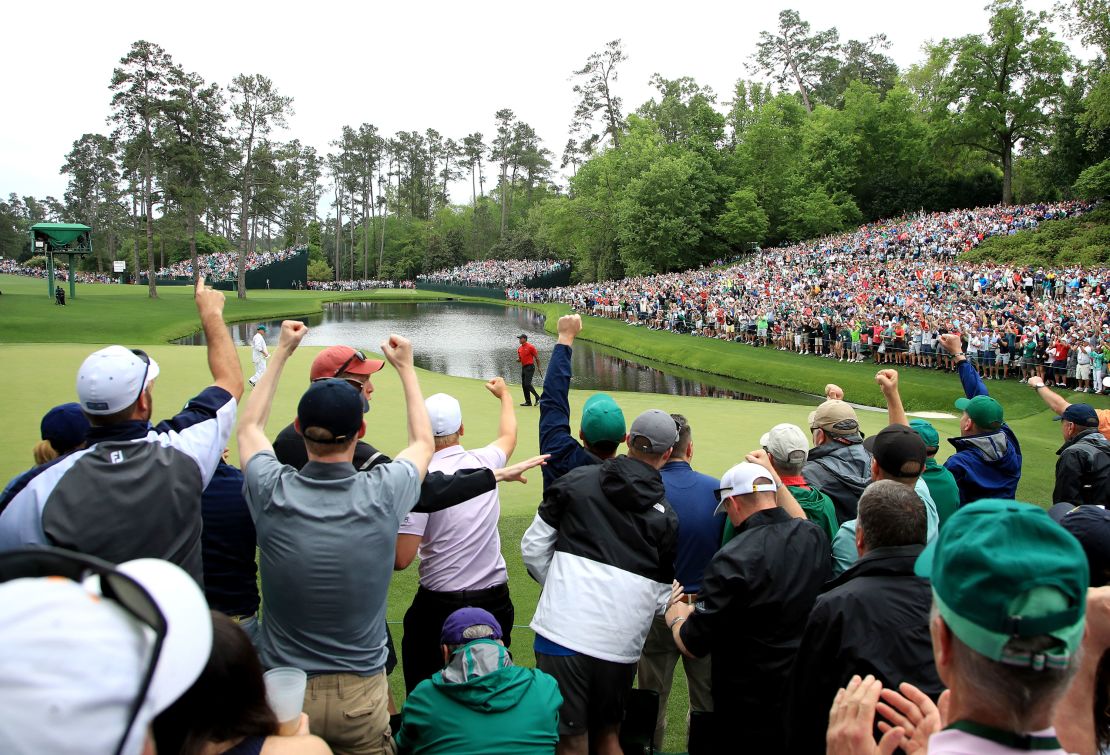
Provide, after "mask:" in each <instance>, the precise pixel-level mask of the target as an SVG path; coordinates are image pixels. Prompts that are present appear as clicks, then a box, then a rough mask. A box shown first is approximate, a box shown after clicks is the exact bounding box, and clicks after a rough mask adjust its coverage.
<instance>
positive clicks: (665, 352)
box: [0, 277, 1059, 751]
mask: <svg viewBox="0 0 1110 755" xmlns="http://www.w3.org/2000/svg"><path fill="white" fill-rule="evenodd" d="M40 288H41V289H45V283H41V282H40V281H28V280H27V279H20V278H11V277H0V290H3V292H4V294H3V296H0V323H3V325H4V327H3V331H2V333H3V334H2V336H0V341H3V342H4V343H0V364H3V366H4V369H3V370H0V396H4V397H5V398H4V415H5V420H6V430H5V432H4V433H3V434H2V435H0V480H7V479H9V478H10V477H12V476H14V475H15V474H17V473H18V472H20V471H22V470H23V469H25V468H27V467H28V466H29V465H30V464H31V458H30V449H31V447H32V446H33V444H34V443H35V441H36V440H37V439H38V434H37V430H38V423H39V419H40V418H41V417H42V415H43V413H45V411H46V410H47V409H49V408H50V407H51V406H53V405H55V404H57V403H61V402H63V401H67V400H72V398H73V390H74V389H73V380H74V375H75V373H76V370H77V367H78V365H80V363H81V361H82V359H84V357H85V356H87V355H88V353H89V352H90V351H91V347H90V346H89V345H88V344H93V343H110V342H123V343H126V344H128V345H129V346H143V347H144V348H147V349H148V351H149V352H150V353H151V355H152V356H153V357H154V358H155V359H156V360H158V362H159V363H160V365H161V366H162V377H160V378H159V380H158V383H157V386H156V389H155V393H154V396H155V408H156V412H155V413H156V415H157V416H159V417H161V416H164V415H166V414H169V413H171V412H172V411H173V410H174V409H175V408H176V407H179V406H181V405H182V404H183V403H184V402H185V400H186V399H188V397H189V396H190V395H192V394H193V393H195V392H196V391H197V390H198V389H199V388H200V387H202V386H203V385H206V384H207V382H208V381H209V377H208V372H207V367H206V363H205V360H204V351H203V349H202V348H200V347H188V346H173V345H169V344H166V343H165V339H166V338H169V337H173V336H177V335H181V334H183V333H186V332H189V331H191V330H192V329H193V327H194V326H193V323H194V322H195V315H194V311H193V309H192V301H191V297H190V291H189V290H187V289H163V298H162V299H161V300H160V301H157V302H150V301H148V300H147V299H146V298H145V296H144V293H145V289H144V288H140V287H128V288H119V287H111V286H81V287H80V288H79V289H78V299H77V301H76V302H74V304H73V305H72V306H70V307H67V308H66V309H65V310H61V309H59V308H55V307H54V306H53V304H52V303H51V302H50V300H49V299H48V298H47V297H46V296H45V292H44V291H40ZM40 293H41V294H42V295H40ZM384 293H385V296H384V297H383V296H382V295H381V294H378V295H375V298H393V297H401V296H403V297H405V298H412V297H413V294H412V293H411V292H384ZM416 296H417V297H421V298H422V296H421V295H420V294H416ZM325 298H327V299H331V298H365V295H362V296H361V297H359V296H358V295H354V296H353V297H350V296H341V295H334V294H327V295H321V294H318V293H314V292H277V291H274V292H259V293H257V294H252V298H251V299H250V300H248V302H247V303H245V304H243V303H240V302H238V301H237V300H235V299H229V301H228V306H227V313H228V317H229V319H248V318H258V317H271V316H279V315H280V314H305V313H307V312H310V311H313V310H315V309H317V308H318V306H319V302H320V301H321V300H324V299H325ZM543 309H545V310H546V311H547V312H548V314H549V317H548V328H549V329H551V328H553V326H554V317H553V316H552V315H556V314H557V313H558V312H559V311H561V309H560V308H558V307H555V306H553V305H548V306H545V307H543ZM584 335H586V336H588V337H590V338H591V339H592V340H597V341H599V342H602V343H606V344H611V345H614V346H619V347H621V348H623V349H625V350H628V351H632V352H633V353H638V354H649V355H651V356H652V357H654V358H656V359H660V360H662V361H671V362H678V363H681V364H684V365H686V366H689V367H700V368H711V369H712V368H714V367H715V366H716V368H715V369H712V371H714V372H720V373H723V374H728V375H734V376H737V377H743V378H746V379H749V380H756V381H758V382H766V383H771V382H775V381H782V382H783V383H784V384H786V385H788V386H789V387H796V388H799V389H802V390H807V391H810V392H820V390H821V387H822V386H823V385H824V384H825V383H826V382H829V381H835V382H838V383H840V384H841V385H842V386H844V387H845V389H846V390H847V391H848V396H849V398H857V399H858V398H859V397H860V396H861V395H862V396H864V397H865V399H867V400H872V401H874V400H876V399H874V398H873V397H874V396H877V392H873V389H872V385H873V384H872V383H871V376H872V375H873V372H874V371H873V369H872V368H871V367H870V366H867V365H841V364H838V363H832V362H830V361H826V360H816V359H813V358H809V357H797V356H792V355H789V354H783V353H781V352H775V351H767V350H764V349H758V350H757V349H750V348H746V347H739V346H735V345H732V344H725V343H720V342H711V341H706V340H704V339H695V338H691V337H689V336H675V335H671V334H664V333H654V332H650V331H644V330H641V329H633V328H629V327H626V326H624V325H623V324H621V323H618V322H610V321H598V320H594V319H589V320H588V321H587V324H586V330H585V332H584ZM33 341H37V342H33ZM44 342H49V343H44ZM316 351H317V349H309V348H306V349H305V350H304V351H303V352H298V353H297V354H295V355H294V357H293V359H292V361H291V363H290V364H289V366H288V370H287V372H286V379H285V380H284V381H283V384H282V386H281V387H280V388H279V391H278V396H277V399H276V402H275V408H274V412H273V418H274V419H273V421H272V422H271V425H270V428H269V430H270V432H271V434H275V433H276V432H277V430H278V429H280V427H281V426H282V425H283V424H284V423H285V422H286V421H287V420H288V418H291V417H292V416H293V414H294V411H295V406H296V401H297V399H298V397H299V395H300V392H301V390H302V389H303V387H304V382H303V381H304V378H305V376H306V375H307V372H308V365H309V363H310V362H311V359H312V357H313V356H314V354H315V353H316ZM240 362H241V363H242V365H243V369H244V373H245V374H249V373H250V372H251V371H252V368H251V366H250V355H249V351H248V350H247V349H245V348H244V349H241V350H240ZM506 377H508V378H511V379H515V378H516V376H506ZM904 382H905V383H906V386H907V392H908V393H909V395H910V396H911V397H912V401H913V402H914V403H915V405H918V406H925V407H940V408H946V407H948V406H950V402H951V400H952V398H953V397H955V396H956V395H958V394H959V390H960V389H959V385H958V381H957V380H956V378H955V377H953V376H950V375H933V374H928V375H925V374H921V373H919V372H917V371H908V372H907V374H906V376H905V377H904ZM421 383H422V386H423V388H424V392H425V395H428V394H431V393H433V392H437V391H443V392H446V393H451V394H453V395H455V396H456V397H458V398H459V400H460V401H461V402H462V405H463V409H464V412H465V413H466V428H467V436H466V438H465V439H464V445H478V444H480V443H482V442H484V441H486V440H488V439H490V438H492V437H493V434H494V432H495V425H496V412H495V411H494V409H495V407H496V404H495V402H494V400H493V399H492V398H491V397H490V396H489V395H488V393H487V392H486V391H485V389H484V388H483V387H482V385H481V381H478V380H469V379H465V378H454V377H449V376H445V375H438V374H434V373H427V372H421ZM375 385H376V387H377V392H376V394H375V395H376V397H377V399H376V400H375V401H374V402H373V409H372V411H371V413H370V415H368V421H369V431H368V437H369V438H370V439H372V441H373V442H374V443H375V445H378V446H379V447H381V448H382V449H384V450H386V451H387V452H395V451H396V450H397V449H399V448H401V447H402V445H403V443H404V440H405V438H404V415H403V408H402V406H401V404H400V403H399V402H398V401H396V400H393V399H395V398H396V397H397V396H398V395H399V391H400V387H399V384H398V383H397V380H396V376H395V375H394V374H393V373H392V371H390V370H385V371H383V372H382V373H380V374H379V375H378V376H377V377H376V380H375ZM991 387H992V388H994V389H995V390H996V394H997V395H999V396H1000V397H1001V398H1002V400H1003V402H1004V404H1005V405H1006V407H1007V411H1008V413H1009V415H1010V416H1018V415H1024V416H1023V417H1022V418H1020V419H1016V420H1015V421H1013V422H1012V424H1013V426H1014V428H1015V431H1016V432H1017V434H1018V436H1019V437H1020V438H1021V439H1022V443H1023V450H1024V451H1025V454H1026V459H1027V460H1026V463H1025V468H1024V475H1023V479H1022V484H1021V488H1020V489H1019V493H1020V495H1021V497H1023V498H1024V499H1025V500H1032V501H1037V502H1040V503H1044V502H1047V501H1048V500H1049V498H1050V495H1051V489H1052V478H1053V471H1052V468H1053V463H1054V458H1055V457H1054V456H1053V452H1054V450H1055V448H1056V447H1057V445H1058V443H1059V440H1058V438H1059V436H1058V432H1059V425H1057V424H1056V423H1053V422H1050V421H1049V419H1050V417H1049V415H1048V414H1047V413H1045V412H1043V411H1040V412H1038V408H1039V405H1038V403H1037V402H1036V399H1035V396H1034V395H1033V392H1032V391H1030V390H1028V389H1024V388H1022V387H1020V386H1017V385H1001V386H995V385H993V384H991ZM588 395H589V393H588V392H579V391H574V392H572V395H571V405H572V410H573V412H574V416H575V417H577V416H578V414H579V412H580V409H581V405H582V403H583V402H584V400H585V399H586V398H587V397H588ZM616 398H617V400H618V402H619V403H620V404H621V406H622V407H623V408H624V411H625V414H626V416H628V417H630V418H631V417H633V416H635V415H637V414H638V413H640V412H641V411H643V410H645V409H649V408H654V407H659V408H664V409H666V410H668V411H674V412H681V413H683V414H685V415H686V416H687V417H688V418H689V419H690V421H691V424H692V426H693V428H694V432H695V435H694V443H695V458H694V464H695V466H696V467H697V468H698V469H700V470H702V471H705V472H707V473H709V474H713V475H719V474H721V473H722V472H723V471H724V470H725V469H727V468H728V467H729V466H731V465H732V464H734V463H736V462H737V461H739V460H740V459H741V458H742V456H743V454H744V453H745V452H747V451H748V450H750V449H753V448H756V447H757V446H758V442H759V437H760V435H761V434H762V432H764V431H765V430H766V429H767V428H769V427H770V426H771V425H773V424H776V423H778V422H794V423H797V424H800V425H802V426H804V424H803V423H804V422H805V421H806V417H807V414H808V412H809V411H810V407H806V406H796V405H788V404H758V403H751V402H740V401H728V400H723V399H712V398H695V397H681V396H659V395H655V394H643V393H625V394H617V396H616ZM518 412H519V414H518V417H519V419H520V433H519V436H520V441H519V446H518V450H517V453H516V457H517V458H523V457H524V456H525V455H531V454H534V453H536V452H537V451H538V448H537V446H538V439H537V430H536V423H537V419H538V412H537V410H536V409H524V408H520V409H519V410H518ZM885 417H886V415H885V413H882V412H862V413H861V421H862V423H863V426H864V429H865V430H866V431H867V432H868V433H874V432H876V431H878V430H879V429H880V428H881V427H882V426H883V425H885V424H886V419H885ZM935 424H936V425H937V426H938V429H939V430H940V432H941V433H942V434H948V435H952V434H956V433H958V427H957V423H956V422H955V421H953V420H940V421H937V422H936V423H935ZM946 454H947V451H942V455H946ZM539 482H540V481H539V475H534V476H533V480H532V482H531V483H530V484H528V485H507V486H503V490H502V492H501V497H502V504H503V506H502V508H503V512H502V520H501V532H502V548H503V552H504V554H505V558H506V562H507V563H508V566H509V573H510V584H511V587H512V590H513V597H514V602H515V603H516V606H517V614H518V623H520V624H527V622H528V621H529V619H530V617H531V615H532V611H533V609H534V607H535V604H536V600H537V599H538V596H539V591H538V589H537V586H536V585H535V584H534V583H533V582H532V581H531V580H530V579H529V578H528V576H527V574H526V573H525V572H524V568H523V565H522V563H521V560H520V556H519V553H520V536H521V535H522V534H523V532H524V530H525V529H526V528H527V526H528V524H529V522H530V521H531V519H532V516H533V514H534V512H535V507H536V505H537V504H538V502H539V497H540V494H541V488H540V484H539ZM415 590H416V572H415V569H409V570H408V571H406V572H403V573H401V574H398V575H397V576H396V578H395V580H394V582H393V585H392V587H391V591H390V609H389V616H390V619H391V620H394V621H399V620H400V619H401V617H402V616H403V615H404V611H405V609H406V608H407V606H408V605H409V603H410V602H411V598H412V595H413V594H414V593H415ZM394 628H395V630H396V636H397V638H398V639H399V637H400V627H399V626H395V627H394ZM514 652H515V655H516V656H517V658H518V660H519V661H521V662H522V663H525V664H528V663H531V662H532V652H531V636H530V634H529V633H528V632H526V631H522V632H520V633H519V639H518V641H517V642H515V643H514ZM394 684H395V685H397V692H398V694H399V696H400V693H401V690H402V689H403V685H402V684H401V682H400V677H399V675H398V676H397V677H396V678H395V679H394ZM675 684H676V690H675V694H674V695H672V698H671V700H672V705H671V706H670V710H669V719H670V722H671V726H670V727H669V734H668V739H667V748H666V749H668V750H671V751H673V750H679V749H681V740H682V733H683V732H684V730H685V724H684V718H685V711H684V710H681V709H680V708H679V701H682V700H684V698H685V695H684V693H683V691H682V689H681V688H682V687H683V686H684V685H685V681H684V678H683V676H682V674H681V672H679V673H677V674H676V675H675Z"/></svg>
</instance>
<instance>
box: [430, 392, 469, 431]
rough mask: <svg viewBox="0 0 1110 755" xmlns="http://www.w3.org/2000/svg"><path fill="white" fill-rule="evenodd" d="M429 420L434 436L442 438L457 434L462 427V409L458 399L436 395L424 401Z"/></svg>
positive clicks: (440, 394) (442, 394)
mask: <svg viewBox="0 0 1110 755" xmlns="http://www.w3.org/2000/svg"><path fill="white" fill-rule="evenodd" d="M424 406H425V407H427V409H428V419H430V420H431V421H432V435H434V436H435V437H437V438H442V437H443V436H445V435H451V434H453V433H457V432H458V431H459V428H460V427H462V407H461V406H459V402H458V399H456V398H455V397H454V396H448V395H447V394H446V393H436V394H433V395H431V396H428V398H426V399H424Z"/></svg>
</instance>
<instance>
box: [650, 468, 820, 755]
mask: <svg viewBox="0 0 1110 755" xmlns="http://www.w3.org/2000/svg"><path fill="white" fill-rule="evenodd" d="M748 458H749V459H751V460H753V461H758V462H759V463H753V462H750V461H749V462H742V463H740V464H737V465H736V466H734V467H732V468H731V469H729V470H728V471H727V472H725V475H724V477H722V478H721V487H720V490H719V496H720V497H719V505H718V510H719V511H724V512H725V513H726V514H727V515H728V518H729V521H730V522H732V525H733V526H734V527H735V528H736V529H737V535H736V537H734V538H733V539H732V540H730V541H729V542H728V543H727V544H726V545H725V546H724V547H722V548H721V550H719V551H718V552H717V554H716V555H715V556H714V557H713V560H712V561H710V562H709V566H708V567H707V568H706V571H705V576H704V578H703V579H702V585H701V590H700V591H699V593H698V601H697V603H696V604H695V605H692V606H691V605H690V604H688V603H686V602H685V601H684V600H683V596H682V588H681V585H678V583H675V586H674V589H673V594H672V599H671V604H670V606H669V607H668V609H667V612H666V618H667V625H668V626H669V627H670V628H671V631H672V635H673V638H674V641H675V644H676V645H677V646H678V649H679V650H680V651H682V653H683V654H684V655H689V656H693V657H702V656H705V655H708V654H710V653H712V656H713V709H714V711H715V712H714V714H713V718H714V726H713V729H714V733H713V734H712V735H711V736H710V737H709V738H710V739H713V740H715V741H716V746H717V748H718V749H717V750H714V751H719V752H724V751H726V750H727V748H728V747H730V746H732V747H734V746H735V744H736V743H735V741H734V739H733V737H734V733H739V734H740V736H742V738H743V747H744V749H745V750H747V751H750V752H777V751H780V750H781V749H782V746H783V743H784V742H785V740H786V728H785V727H786V721H785V720H784V718H783V711H782V710H781V704H782V698H783V695H784V693H785V690H786V680H787V676H788V673H789V671H790V666H791V664H792V663H793V661H794V655H795V653H796V652H797V649H798V644H799V642H800V641H801V637H802V632H803V630H804V629H805V624H806V618H807V617H808V616H809V613H810V611H811V609H812V608H813V603H814V601H815V600H816V599H817V595H818V592H819V591H820V589H821V585H823V584H824V583H825V581H826V580H827V579H828V576H829V543H828V540H827V538H826V537H825V536H824V534H823V533H822V532H821V529H820V528H819V527H818V526H817V525H815V524H813V523H812V522H808V521H806V520H805V517H804V515H803V514H802V513H801V510H800V509H798V508H797V504H796V503H795V502H794V499H793V496H791V495H790V491H789V490H788V489H787V488H786V486H784V485H782V483H781V480H779V479H776V477H777V475H776V474H775V471H774V469H773V468H772V467H771V464H770V462H769V461H767V455H766V453H764V452H763V451H757V452H754V453H752V454H749V455H748ZM791 510H796V514H792V513H790V512H791ZM796 516H797V517H800V518H795V517H796Z"/></svg>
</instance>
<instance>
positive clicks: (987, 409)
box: [956, 396, 1002, 430]
mask: <svg viewBox="0 0 1110 755" xmlns="http://www.w3.org/2000/svg"><path fill="white" fill-rule="evenodd" d="M956 408H957V409H959V410H960V411H962V412H967V416H968V417H970V418H971V421H972V422H974V423H975V426H976V427H982V428H983V429H985V430H997V429H998V428H1000V427H1002V404H1000V403H998V402H997V401H995V400H994V399H993V398H991V397H990V396H976V397H975V398H958V399H956Z"/></svg>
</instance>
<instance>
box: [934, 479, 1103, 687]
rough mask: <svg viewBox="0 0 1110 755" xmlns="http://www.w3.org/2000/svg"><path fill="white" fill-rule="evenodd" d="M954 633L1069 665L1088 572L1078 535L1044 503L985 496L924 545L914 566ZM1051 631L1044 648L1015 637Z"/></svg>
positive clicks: (987, 646) (1028, 658)
mask: <svg viewBox="0 0 1110 755" xmlns="http://www.w3.org/2000/svg"><path fill="white" fill-rule="evenodd" d="M914 571H915V572H916V573H917V575H918V576H920V577H928V578H929V579H931V580H932V583H933V598H934V600H935V602H936V605H937V609H938V610H939V612H940V615H941V617H942V618H943V619H944V622H945V623H946V624H947V625H948V627H949V629H951V630H952V633H953V634H955V635H956V636H957V637H959V638H960V640H962V641H963V643H964V644H965V645H967V646H968V647H970V648H971V649H972V650H974V651H976V652H977V653H980V654H982V655H985V656H986V657H987V658H990V659H992V660H994V661H999V662H1002V663H1005V664H1006V665H1010V666H1024V667H1029V668H1034V669H1038V670H1039V669H1041V668H1045V667H1049V668H1067V667H1068V665H1069V663H1071V661H1072V660H1073V659H1074V657H1075V653H1076V651H1077V650H1078V648H1079V643H1080V641H1081V640H1082V639H1083V615H1084V612H1085V610H1086V605H1087V585H1088V583H1089V581H1090V574H1089V570H1088V568H1087V557H1086V556H1085V555H1084V553H1083V548H1082V546H1080V544H1079V541H1078V540H1076V539H1075V537H1074V536H1073V535H1072V534H1071V533H1069V532H1068V531H1067V530H1065V529H1064V528H1063V527H1061V526H1060V525H1058V524H1056V522H1054V521H1052V519H1051V518H1050V517H1049V515H1048V513H1047V512H1045V511H1044V509H1042V508H1040V507H1039V506H1034V505H1033V504H1030V503H1021V502H1019V501H1007V500H1000V499H993V498H987V499H984V500H982V501H977V502H975V503H971V504H968V505H967V506H964V507H963V508H961V509H960V510H959V511H957V512H956V513H955V514H953V515H952V518H951V519H949V520H948V521H947V522H945V525H944V527H943V528H941V531H940V534H938V535H937V536H936V538H934V540H933V541H932V542H931V543H929V545H927V546H926V547H925V550H924V551H922V553H921V555H920V556H919V557H918V559H917V564H916V567H915V569H914ZM1044 635H1047V636H1051V637H1053V638H1055V639H1057V640H1059V642H1060V644H1059V645H1058V646H1056V647H1055V648H1049V649H1048V650H1046V651H1044V652H1043V653H1036V654H1033V653H1019V652H1014V651H1011V650H1008V649H1007V647H1006V646H1007V644H1008V643H1009V642H1010V640H1011V639H1014V638H1024V637H1039V636H1044Z"/></svg>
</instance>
